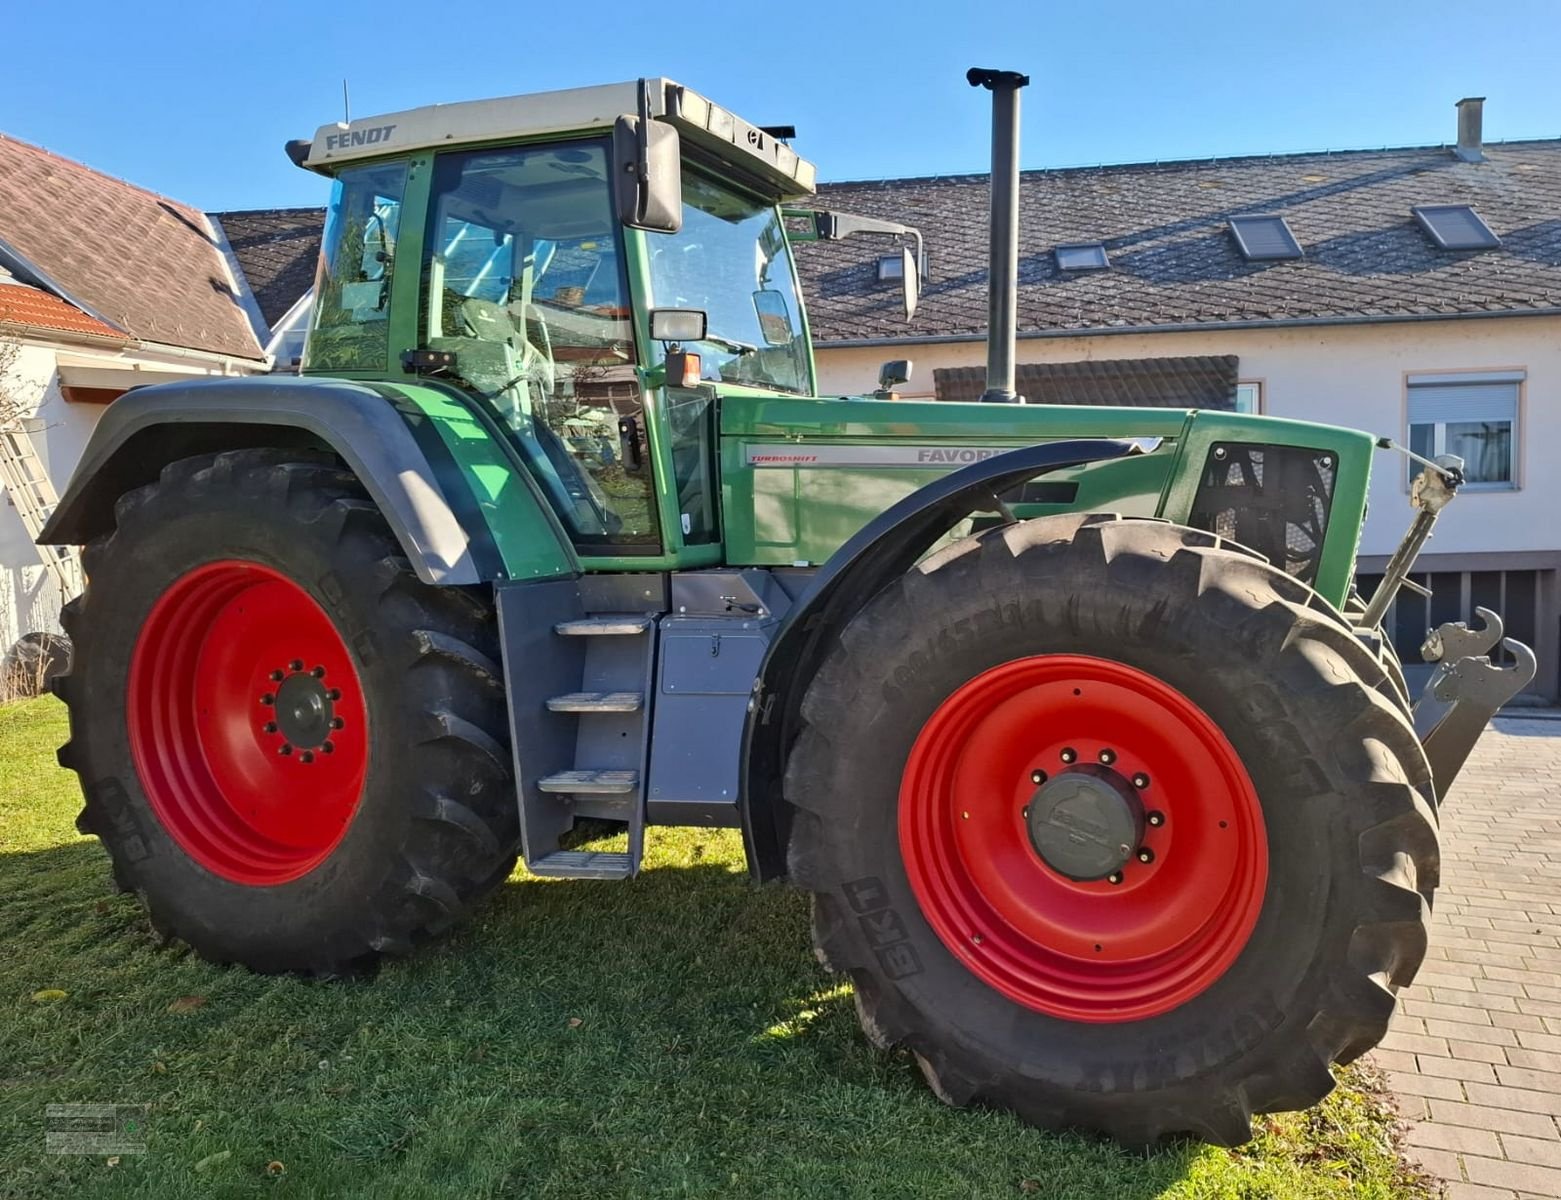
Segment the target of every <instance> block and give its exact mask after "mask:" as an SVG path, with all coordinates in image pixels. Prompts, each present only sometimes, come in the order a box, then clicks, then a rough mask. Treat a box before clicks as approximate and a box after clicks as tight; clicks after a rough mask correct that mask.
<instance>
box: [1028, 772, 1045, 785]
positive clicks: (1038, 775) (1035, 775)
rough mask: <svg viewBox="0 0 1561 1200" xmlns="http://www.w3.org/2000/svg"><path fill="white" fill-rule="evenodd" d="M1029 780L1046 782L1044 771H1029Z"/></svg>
mask: <svg viewBox="0 0 1561 1200" xmlns="http://www.w3.org/2000/svg"><path fill="white" fill-rule="evenodd" d="M1030 782H1031V783H1045V782H1046V772H1045V771H1031V772H1030Z"/></svg>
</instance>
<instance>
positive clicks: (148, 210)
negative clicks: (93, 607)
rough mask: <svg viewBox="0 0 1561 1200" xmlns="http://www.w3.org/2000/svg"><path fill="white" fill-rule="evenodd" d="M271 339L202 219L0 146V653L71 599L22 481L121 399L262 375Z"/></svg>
mask: <svg viewBox="0 0 1561 1200" xmlns="http://www.w3.org/2000/svg"><path fill="white" fill-rule="evenodd" d="M267 332H268V330H267V326H266V323H265V321H264V319H263V317H262V315H261V312H260V310H259V308H258V307H257V306H256V305H255V303H254V301H253V299H252V297H251V296H250V294H249V292H248V289H247V285H246V283H245V279H244V276H243V273H242V272H241V271H240V270H239V268H238V266H237V262H236V260H235V259H234V258H233V256H232V252H231V250H230V248H229V247H228V245H227V243H226V241H225V240H224V237H223V234H222V230H221V227H220V226H218V225H217V224H215V223H214V222H213V221H211V220H210V219H209V218H208V217H207V216H206V215H205V214H204V213H202V212H201V211H200V210H199V209H195V208H191V207H190V206H189V205H186V204H181V203H179V202H178V201H176V200H171V199H169V198H168V197H166V196H159V195H157V194H156V193H153V192H149V191H146V190H145V189H143V188H139V187H136V186H135V185H133V184H130V183H126V182H125V181H124V180H121V179H115V178H113V177H111V176H108V175H104V174H102V173H101V172H98V171H94V170H92V169H91V168H90V167H87V166H85V165H83V164H81V163H78V162H73V161H71V160H70V159H66V158H62V157H60V156H59V155H56V154H52V153H50V152H49V151H47V150H44V149H42V148H40V147H37V146H32V145H29V144H27V143H26V142H20V141H17V140H15V139H14V138H10V137H7V136H5V135H3V134H0V458H3V459H4V460H5V461H4V462H0V468H4V469H3V470H0V478H3V479H4V480H5V481H6V483H7V489H6V490H7V501H8V503H7V505H6V508H5V511H3V512H0V653H5V652H6V651H7V650H8V649H14V648H15V647H16V645H17V643H18V641H19V640H20V639H22V638H23V637H24V636H27V635H33V636H34V637H36V636H38V635H41V634H48V633H53V632H55V631H56V630H57V629H58V613H59V608H60V605H61V603H62V601H63V599H64V597H62V595H61V592H62V590H65V589H66V587H67V585H66V584H65V583H64V582H63V578H64V577H63V576H61V575H60V574H59V573H58V572H57V571H51V570H50V569H47V568H46V560H45V559H44V558H43V557H41V556H40V552H39V550H38V548H37V547H36V546H35V545H34V544H33V540H32V533H33V531H32V530H31V529H30V528H29V523H30V522H31V523H36V520H35V518H36V516H37V510H38V506H39V498H38V497H37V496H32V495H29V496H25V497H24V496H20V495H18V494H17V492H18V490H19V489H23V488H25V485H24V484H22V483H21V482H19V481H20V480H22V479H25V478H29V477H31V476H41V477H42V480H43V482H42V483H41V484H40V485H38V486H39V487H41V488H42V489H44V490H45V492H47V493H49V494H52V485H51V482H50V481H53V482H54V483H57V484H58V485H59V486H63V483H64V480H65V479H67V478H68V477H69V475H70V473H71V471H72V470H73V469H74V468H75V466H76V462H77V460H78V459H79V458H80V456H81V452H82V450H83V448H84V447H85V445H86V441H87V438H88V436H89V435H90V433H91V431H92V429H93V427H94V426H95V425H96V424H97V419H98V416H99V415H100V414H101V413H102V411H103V406H104V405H105V404H107V403H109V402H111V401H112V400H113V399H114V398H115V397H117V396H119V395H122V394H123V393H124V392H125V391H127V390H128V389H129V388H132V387H135V386H138V385H141V384H149V383H160V382H165V381H168V380H173V379H186V378H189V377H190V376H192V375H236V374H250V373H254V372H257V371H264V370H266V369H268V367H269V366H270V360H269V359H268V358H267V356H266V353H265V349H264V347H263V345H262V342H261V335H262V334H263V333H267ZM13 435H14V436H13ZM20 459H26V460H27V462H20V463H19V461H18V460H20ZM18 471H19V472H20V474H19V475H18V474H16V472H18ZM45 499H46V497H45ZM3 675H4V670H3V668H0V687H3V686H4V684H5V682H6V681H5V680H4V678H3Z"/></svg>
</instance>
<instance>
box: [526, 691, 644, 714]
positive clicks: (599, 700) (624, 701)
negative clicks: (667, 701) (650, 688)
mask: <svg viewBox="0 0 1561 1200" xmlns="http://www.w3.org/2000/svg"><path fill="white" fill-rule="evenodd" d="M644 703H645V696H644V693H642V692H570V693H569V694H568V695H565V696H554V697H553V698H552V699H550V700H549V701H548V702H547V706H548V709H549V710H550V711H552V712H574V713H588V712H611V713H631V712H639V711H640V707H641V706H642V705H643V704H644Z"/></svg>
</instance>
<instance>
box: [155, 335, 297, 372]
mask: <svg viewBox="0 0 1561 1200" xmlns="http://www.w3.org/2000/svg"><path fill="white" fill-rule="evenodd" d="M130 348H132V349H136V350H145V351H146V352H147V353H149V354H164V355H167V356H168V357H169V358H188V359H194V360H195V361H196V362H203V363H209V364H211V365H213V366H217V367H221V368H222V373H223V374H224V375H254V374H257V373H260V372H264V371H269V370H270V369H271V365H272V359H271V356H270V355H269V354H265V353H264V352H262V354H261V356H260V357H259V358H240V357H238V355H236V354H221V353H219V352H218V351H216V350H196V349H193V348H192V347H189V346H170V345H167V344H166V343H163V342H145V341H138V342H133V343H131V347H130Z"/></svg>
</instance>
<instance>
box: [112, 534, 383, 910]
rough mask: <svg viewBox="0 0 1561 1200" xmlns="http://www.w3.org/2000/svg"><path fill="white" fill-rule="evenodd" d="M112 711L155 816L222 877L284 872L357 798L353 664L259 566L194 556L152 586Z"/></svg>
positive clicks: (358, 724)
mask: <svg viewBox="0 0 1561 1200" xmlns="http://www.w3.org/2000/svg"><path fill="white" fill-rule="evenodd" d="M126 719H127V722H128V725H129V731H130V751H131V755H132V757H133V759H134V761H135V766H136V772H137V774H138V775H139V776H140V779H141V786H142V788H143V789H144V790H145V792H146V795H147V799H148V800H150V801H151V805H152V809H153V811H154V812H155V813H156V814H157V818H158V820H159V821H160V822H161V823H162V825H163V828H165V829H166V830H167V831H168V832H169V834H170V835H171V836H172V837H173V838H174V840H175V841H177V842H178V843H179V845H180V846H182V847H183V848H184V850H185V851H186V852H187V853H188V854H189V855H190V857H192V858H193V859H195V861H196V862H198V863H200V864H201V865H202V866H203V867H205V868H207V869H208V870H210V871H212V872H214V873H215V874H217V875H220V876H222V877H223V878H224V879H230V880H233V881H235V882H237V883H244V884H251V885H267V884H277V883H285V882H287V881H288V880H290V879H296V878H298V877H299V876H300V875H303V874H304V873H306V872H307V871H309V870H311V869H312V868H314V867H316V866H318V865H319V864H320V863H321V862H322V861H323V860H324V859H325V858H326V857H327V856H328V855H329V854H330V853H331V851H332V850H334V849H335V848H336V846H337V844H338V843H339V842H340V841H341V839H342V836H343V835H344V834H345V833H346V831H347V827H348V825H350V824H351V822H352V817H353V814H354V813H355V812H356V811H357V808H358V800H359V797H360V796H361V795H362V792H363V779H364V776H365V774H366V773H367V770H368V728H367V718H366V714H365V711H364V703H363V690H362V687H361V685H360V684H359V682H358V674H357V671H356V670H355V669H354V667H353V665H352V659H351V657H350V656H349V655H348V652H347V647H346V645H345V643H343V641H342V639H341V635H340V634H339V633H338V632H337V631H336V626H335V625H334V624H333V623H332V621H331V619H330V617H328V616H327V615H326V614H325V610H324V609H322V608H321V607H320V606H319V604H317V603H316V602H315V600H314V599H313V597H311V596H310V595H309V594H308V593H307V592H306V591H304V590H303V589H302V588H301V587H299V586H298V585H297V584H296V583H294V582H293V581H292V580H291V579H288V578H287V577H286V576H285V575H281V574H279V573H278V572H276V571H273V570H271V569H270V568H269V567H263V566H260V565H259V564H258V563H253V562H242V561H237V560H229V561H223V562H214V563H207V564H206V565H204V566H201V567H197V568H195V569H194V570H193V571H190V572H189V573H188V574H186V575H183V576H181V577H180V578H179V579H177V580H175V581H174V583H173V584H172V585H171V586H170V587H169V588H168V590H167V591H166V592H164V593H163V594H162V596H160V597H159V598H158V600H157V603H156V604H155V605H153V606H152V611H151V613H150V614H149V615H148V616H147V619H146V623H145V624H144V625H143V626H142V628H141V634H140V637H139V638H138V639H137V641H136V646H135V652H134V654H133V655H132V657H131V660H130V684H129V690H128V695H127V701H126Z"/></svg>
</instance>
